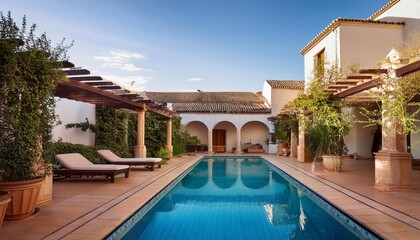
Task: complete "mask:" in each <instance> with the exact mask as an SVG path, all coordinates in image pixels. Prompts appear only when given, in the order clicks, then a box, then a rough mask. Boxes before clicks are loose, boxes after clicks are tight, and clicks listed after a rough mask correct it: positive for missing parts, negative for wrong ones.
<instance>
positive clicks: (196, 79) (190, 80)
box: [187, 77, 204, 82]
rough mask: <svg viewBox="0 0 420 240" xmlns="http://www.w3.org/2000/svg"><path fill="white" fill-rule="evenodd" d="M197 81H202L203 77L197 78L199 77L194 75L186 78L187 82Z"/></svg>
mask: <svg viewBox="0 0 420 240" xmlns="http://www.w3.org/2000/svg"><path fill="white" fill-rule="evenodd" d="M198 81H204V79H202V78H199V77H194V78H190V79H188V80H187V82H198Z"/></svg>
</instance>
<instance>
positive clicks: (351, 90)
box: [331, 78, 382, 99]
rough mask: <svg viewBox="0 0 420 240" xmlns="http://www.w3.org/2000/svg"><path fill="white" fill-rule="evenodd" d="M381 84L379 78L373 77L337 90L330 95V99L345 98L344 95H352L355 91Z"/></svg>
mask: <svg viewBox="0 0 420 240" xmlns="http://www.w3.org/2000/svg"><path fill="white" fill-rule="evenodd" d="M381 84H382V80H381V79H380V78H375V79H372V80H369V81H367V82H364V83H361V84H358V85H356V86H354V87H352V88H349V89H346V90H343V91H341V92H338V93H336V94H333V95H332V96H331V99H340V98H345V97H348V96H351V95H354V94H356V93H359V92H363V91H365V90H368V89H371V88H373V87H377V86H379V85H381Z"/></svg>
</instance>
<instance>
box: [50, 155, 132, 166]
mask: <svg viewBox="0 0 420 240" xmlns="http://www.w3.org/2000/svg"><path fill="white" fill-rule="evenodd" d="M55 158H56V159H57V161H58V162H59V163H60V164H61V165H63V166H64V167H65V168H68V169H72V170H120V169H126V168H128V167H129V166H128V165H113V164H93V163H92V162H91V161H89V160H88V159H86V158H85V157H84V156H83V155H81V154H80V153H67V154H58V155H56V156H55Z"/></svg>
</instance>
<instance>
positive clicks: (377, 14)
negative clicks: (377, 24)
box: [368, 0, 400, 20]
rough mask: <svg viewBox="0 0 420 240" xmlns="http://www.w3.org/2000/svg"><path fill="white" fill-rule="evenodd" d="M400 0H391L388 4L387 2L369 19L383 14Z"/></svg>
mask: <svg viewBox="0 0 420 240" xmlns="http://www.w3.org/2000/svg"><path fill="white" fill-rule="evenodd" d="M399 1H400V0H391V1H389V2H388V3H387V4H385V6H383V7H382V8H380V9H379V10H378V11H376V12H375V13H374V14H372V15H371V16H370V17H369V18H368V19H369V20H374V19H375V18H377V17H378V16H379V15H381V14H382V13H384V12H385V11H386V10H388V9H390V8H391V7H392V6H394V5H395V4H397V3H398V2H399Z"/></svg>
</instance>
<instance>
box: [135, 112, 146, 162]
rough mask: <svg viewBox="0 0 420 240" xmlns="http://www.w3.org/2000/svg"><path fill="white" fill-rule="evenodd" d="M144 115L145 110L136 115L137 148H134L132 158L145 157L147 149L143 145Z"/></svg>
mask: <svg viewBox="0 0 420 240" xmlns="http://www.w3.org/2000/svg"><path fill="white" fill-rule="evenodd" d="M145 113H146V110H145V109H143V110H141V111H139V112H138V113H137V116H138V117H137V146H135V147H134V156H135V157H140V158H145V157H146V155H147V149H146V146H145V145H144V136H145V127H144V125H145Z"/></svg>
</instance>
